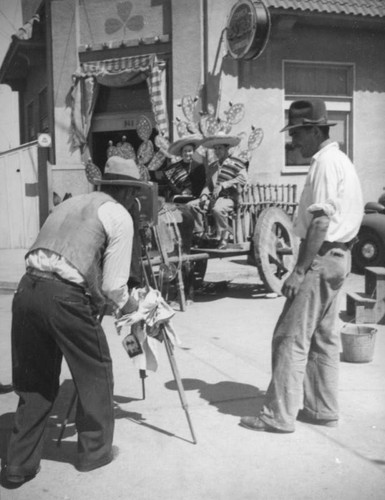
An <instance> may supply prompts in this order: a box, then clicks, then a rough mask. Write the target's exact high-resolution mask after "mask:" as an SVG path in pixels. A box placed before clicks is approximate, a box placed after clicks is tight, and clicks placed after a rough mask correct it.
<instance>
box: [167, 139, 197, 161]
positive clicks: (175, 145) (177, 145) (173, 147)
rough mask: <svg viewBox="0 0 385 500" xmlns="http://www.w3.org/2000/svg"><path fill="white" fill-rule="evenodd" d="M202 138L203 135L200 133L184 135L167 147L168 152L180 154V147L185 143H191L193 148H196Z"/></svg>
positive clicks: (185, 144) (174, 154)
mask: <svg viewBox="0 0 385 500" xmlns="http://www.w3.org/2000/svg"><path fill="white" fill-rule="evenodd" d="M202 140H203V137H202V136H201V135H197V134H195V135H193V134H191V135H186V136H185V137H182V138H181V139H178V140H177V141H175V142H173V143H172V144H171V145H170V146H169V148H168V153H169V154H170V155H173V156H181V155H182V149H183V148H184V147H185V146H187V144H191V145H192V146H194V148H197V147H198V146H199V145H200V143H201V142H202Z"/></svg>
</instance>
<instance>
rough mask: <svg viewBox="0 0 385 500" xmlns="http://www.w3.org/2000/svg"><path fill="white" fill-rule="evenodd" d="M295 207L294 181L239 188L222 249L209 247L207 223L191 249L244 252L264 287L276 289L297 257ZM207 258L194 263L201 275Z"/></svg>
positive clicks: (216, 254) (214, 252) (219, 253)
mask: <svg viewBox="0 0 385 500" xmlns="http://www.w3.org/2000/svg"><path fill="white" fill-rule="evenodd" d="M296 207H297V186H296V185H295V184H286V185H284V184H279V185H278V184H253V185H246V186H245V187H244V188H243V189H242V190H240V191H239V200H238V204H237V207H236V209H235V211H234V213H233V214H232V216H231V218H230V221H229V222H230V226H231V227H232V235H231V236H230V243H229V244H228V245H227V248H226V249H224V250H219V249H217V248H210V223H209V222H208V225H207V227H208V233H209V234H208V238H207V235H206V237H205V239H204V240H202V245H201V246H200V245H198V247H196V248H193V249H192V250H191V251H192V253H194V252H197V253H201V252H206V253H207V254H208V255H209V257H211V258H213V257H219V258H223V257H231V256H237V255H247V256H248V259H247V262H248V263H249V264H250V265H255V266H257V268H258V271H259V275H260V278H261V280H262V281H263V283H264V285H265V288H266V291H268V292H275V293H280V291H281V287H282V283H283V281H284V280H285V279H286V278H287V277H288V276H289V274H290V273H291V271H292V270H293V268H294V265H295V262H296V260H297V255H298V248H299V242H298V239H297V238H296V236H295V235H294V233H293V223H292V221H293V217H294V214H295V211H296ZM206 266H207V261H206V262H205V261H200V262H199V263H198V264H197V266H196V271H197V274H198V275H200V277H202V276H203V275H204V273H205V271H206Z"/></svg>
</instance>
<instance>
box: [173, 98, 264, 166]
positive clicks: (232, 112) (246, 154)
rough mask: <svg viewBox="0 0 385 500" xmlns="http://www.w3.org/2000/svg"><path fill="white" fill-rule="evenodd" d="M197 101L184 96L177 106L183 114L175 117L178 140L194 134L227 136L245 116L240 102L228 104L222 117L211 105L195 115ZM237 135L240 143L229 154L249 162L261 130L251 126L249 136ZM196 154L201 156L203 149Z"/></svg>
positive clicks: (260, 139)
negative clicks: (196, 117)
mask: <svg viewBox="0 0 385 500" xmlns="http://www.w3.org/2000/svg"><path fill="white" fill-rule="evenodd" d="M198 100H199V98H198V97H194V98H192V97H191V96H184V97H182V100H181V102H180V104H178V106H179V107H181V108H182V112H183V118H179V117H176V119H175V125H176V131H177V133H178V136H179V137H180V138H182V137H186V136H188V135H193V134H196V133H200V134H202V136H203V137H208V136H212V135H217V134H218V133H224V134H228V135H229V134H231V131H232V128H233V126H234V125H237V124H239V123H241V122H242V120H243V119H244V117H245V114H246V111H245V106H244V104H243V103H240V102H237V103H232V102H229V104H228V107H227V109H226V110H225V111H224V113H223V117H219V116H217V115H216V113H215V107H214V106H213V105H212V104H211V103H209V104H208V105H207V111H206V112H202V111H200V112H199V113H197V112H196V110H195V108H196V105H197V102H198ZM196 115H198V116H199V115H200V117H199V119H198V120H195V118H194V117H195V116H196ZM237 135H238V136H239V137H241V143H240V144H239V146H237V147H236V148H233V150H232V151H231V154H232V155H235V156H237V157H239V158H240V159H242V160H243V161H249V160H250V159H251V156H252V152H253V151H254V150H255V149H256V148H257V147H258V146H259V145H260V144H261V142H262V139H263V130H262V129H261V128H256V127H255V126H254V125H252V127H251V132H250V133H249V134H248V133H247V132H240V133H238V134H237ZM197 153H198V154H201V155H203V154H205V150H204V148H202V147H199V148H198V149H197ZM210 153H212V152H210Z"/></svg>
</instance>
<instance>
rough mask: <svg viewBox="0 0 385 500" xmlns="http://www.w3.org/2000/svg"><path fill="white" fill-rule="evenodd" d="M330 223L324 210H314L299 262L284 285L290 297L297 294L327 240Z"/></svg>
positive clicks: (286, 293) (286, 294) (283, 288)
mask: <svg viewBox="0 0 385 500" xmlns="http://www.w3.org/2000/svg"><path fill="white" fill-rule="evenodd" d="M329 223H330V220H329V217H328V216H327V215H326V214H325V212H323V211H322V210H320V211H318V212H313V219H312V221H311V223H310V226H309V228H308V230H307V234H306V238H305V239H304V240H302V242H301V246H300V249H299V254H298V259H297V263H296V265H295V267H294V270H293V272H292V273H291V275H290V276H289V277H288V278H287V280H286V281H285V282H284V284H283V286H282V294H283V295H284V296H285V297H287V298H288V299H293V298H294V297H295V296H296V295H297V293H298V290H299V287H300V285H301V283H302V282H303V280H304V278H305V274H306V271H307V270H308V269H309V267H310V266H311V263H312V262H313V260H314V258H315V256H316V255H317V253H318V252H319V249H320V248H321V245H322V243H323V242H324V240H325V236H326V233H327V230H328V227H329Z"/></svg>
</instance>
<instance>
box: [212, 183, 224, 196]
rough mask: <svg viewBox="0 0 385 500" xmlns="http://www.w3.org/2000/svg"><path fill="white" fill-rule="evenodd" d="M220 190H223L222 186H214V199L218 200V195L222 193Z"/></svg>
mask: <svg viewBox="0 0 385 500" xmlns="http://www.w3.org/2000/svg"><path fill="white" fill-rule="evenodd" d="M222 189H223V186H222V184H217V185H216V186H214V190H213V196H214V198H215V199H217V198H218V196H219V193H220V192H221V191H222Z"/></svg>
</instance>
